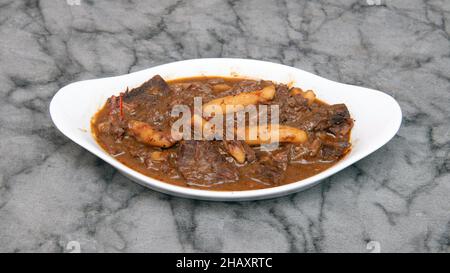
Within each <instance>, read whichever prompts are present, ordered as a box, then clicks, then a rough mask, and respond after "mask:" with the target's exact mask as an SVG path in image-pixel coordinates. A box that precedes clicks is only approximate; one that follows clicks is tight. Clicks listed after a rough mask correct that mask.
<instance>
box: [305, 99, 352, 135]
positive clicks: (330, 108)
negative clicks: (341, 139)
mask: <svg viewBox="0 0 450 273" xmlns="http://www.w3.org/2000/svg"><path fill="white" fill-rule="evenodd" d="M301 118H302V126H301V127H302V128H303V129H305V130H306V131H314V132H319V131H324V132H329V133H332V134H334V135H336V136H337V135H345V134H347V133H348V132H349V131H350V129H351V128H352V126H353V120H352V119H351V117H350V113H349V112H348V109H347V107H346V106H345V104H334V105H327V106H325V105H323V106H320V107H313V108H311V111H309V112H306V113H303V115H302V116H301Z"/></svg>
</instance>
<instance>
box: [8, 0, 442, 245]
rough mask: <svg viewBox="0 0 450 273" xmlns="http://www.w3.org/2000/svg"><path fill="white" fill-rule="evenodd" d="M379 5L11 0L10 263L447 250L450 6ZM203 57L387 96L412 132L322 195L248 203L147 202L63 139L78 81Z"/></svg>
mask: <svg viewBox="0 0 450 273" xmlns="http://www.w3.org/2000/svg"><path fill="white" fill-rule="evenodd" d="M369 2H370V1H369ZM373 2H377V1H373ZM382 3H383V5H381V6H376V5H375V6H369V5H367V2H366V1H365V0H362V1H360V0H340V1H311V2H307V1H300V0H298V1H287V0H285V1H283V0H280V1H269V0H264V1H256V0H253V1H244V0H230V1H220V0H215V1H211V0H208V1H207V0H203V1H187V0H179V1H176V0H168V1H135V0H130V1H93V0H59V1H51V0H46V1H44V0H43V1H12V0H10V1H8V0H1V1H0V96H1V105H0V128H1V131H0V251H2V252H13V251H17V252H30V251H38V252H54V251H56V252H66V251H68V250H67V249H66V247H67V244H68V243H69V242H71V241H77V242H79V243H80V245H81V251H84V252H91V251H93V252H103V251H106V252H136V251H138V252H141V251H150V252H160V251H166V252H173V251H187V252H209V251H219V252H220V251H262V252H349V251H354V252H369V250H368V249H367V244H368V242H370V241H375V243H374V244H375V245H378V246H380V249H381V252H430V251H431V252H448V251H450V183H449V182H450V173H449V169H450V159H449V148H450V136H449V135H450V122H449V121H450V42H449V39H450V1H447V0H440V1H439V0H430V1H425V0H414V1H411V0H385V1H382ZM200 57H244V58H254V59H261V60H269V61H273V62H277V63H283V64H287V65H291V66H295V67H298V68H301V69H304V70H307V71H310V72H313V73H315V74H318V75H321V76H323V77H326V78H329V79H332V80H337V81H340V82H344V83H349V84H356V85H362V86H366V87H370V88H374V89H379V90H383V91H385V92H386V93H388V94H390V95H392V96H394V97H395V98H396V99H397V100H398V101H399V103H400V105H401V107H402V110H403V114H404V119H403V125H402V127H401V129H400V131H399V133H398V135H397V136H396V137H394V139H393V140H392V141H390V142H389V143H388V144H387V145H385V146H384V147H383V148H381V149H380V150H378V151H377V152H375V153H374V154H372V155H370V156H368V157H367V158H365V159H364V160H362V161H360V162H358V163H357V164H355V165H353V166H351V167H349V168H347V169H345V170H344V171H342V172H340V173H338V174H336V175H334V176H332V177H331V178H329V179H327V180H325V181H324V182H323V183H322V184H320V185H319V186H316V187H314V188H312V189H310V190H308V191H304V192H301V193H298V194H293V195H290V196H287V197H284V198H278V199H275V200H268V201H258V202H243V203H210V202H200V201H192V200H186V199H179V198H175V197H171V196H167V195H163V194H159V193H156V192H154V191H151V190H148V189H145V188H143V187H141V186H138V185H136V184H135V183H133V182H131V181H130V180H128V179H126V178H125V177H123V176H122V175H120V174H119V173H117V172H116V171H115V170H114V169H112V168H111V167H110V166H109V165H107V164H106V163H104V162H102V161H101V160H99V159H97V158H96V157H94V156H93V155H91V154H90V153H89V152H87V151H85V150H84V149H82V148H80V147H79V146H77V145H76V144H74V143H73V142H71V141H69V140H68V139H67V138H66V137H64V136H63V135H62V134H60V133H59V132H58V131H57V130H56V129H55V128H54V127H53V125H52V122H51V120H50V117H49V112H48V107H49V102H50V99H51V98H52V96H53V95H54V94H55V92H56V91H57V90H58V89H59V88H61V87H62V86H64V85H66V84H68V83H70V82H74V81H78V80H85V79H92V78H98V77H105V76H112V75H120V74H125V73H128V72H133V71H138V70H141V69H144V68H148V67H151V66H154V65H157V64H163V63H167V62H172V61H176V60H182V59H190V58H200ZM371 244H373V243H371ZM369 246H370V244H369Z"/></svg>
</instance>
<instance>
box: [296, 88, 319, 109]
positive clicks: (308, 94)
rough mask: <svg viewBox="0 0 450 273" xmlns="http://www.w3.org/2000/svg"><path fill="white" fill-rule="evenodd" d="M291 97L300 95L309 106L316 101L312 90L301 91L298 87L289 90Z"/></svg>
mask: <svg viewBox="0 0 450 273" xmlns="http://www.w3.org/2000/svg"><path fill="white" fill-rule="evenodd" d="M291 94H292V95H298V94H300V95H302V96H303V97H304V98H305V99H307V100H308V105H311V104H312V103H313V102H314V101H315V100H316V94H314V92H313V91H312V90H307V91H306V92H305V91H303V90H302V89H301V88H299V87H294V88H292V89H291Z"/></svg>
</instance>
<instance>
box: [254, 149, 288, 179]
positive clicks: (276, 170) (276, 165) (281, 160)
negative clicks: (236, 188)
mask: <svg viewBox="0 0 450 273" xmlns="http://www.w3.org/2000/svg"><path fill="white" fill-rule="evenodd" d="M288 164H289V149H282V150H280V151H276V152H272V153H264V154H260V155H259V156H258V160H257V161H255V162H254V163H253V167H252V168H250V169H249V170H250V172H251V174H250V175H251V176H253V177H255V178H256V177H257V179H258V180H259V181H260V182H261V183H264V184H267V185H272V186H273V185H279V184H280V183H281V182H282V181H283V179H284V176H285V172H286V169H287V166H288Z"/></svg>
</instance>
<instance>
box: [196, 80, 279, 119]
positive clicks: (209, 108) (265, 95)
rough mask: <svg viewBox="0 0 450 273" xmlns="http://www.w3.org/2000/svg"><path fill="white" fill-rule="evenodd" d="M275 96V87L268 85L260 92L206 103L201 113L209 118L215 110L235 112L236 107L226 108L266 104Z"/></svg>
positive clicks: (241, 94) (224, 112)
mask: <svg viewBox="0 0 450 273" xmlns="http://www.w3.org/2000/svg"><path fill="white" fill-rule="evenodd" d="M274 96H275V86H274V85H270V86H267V87H264V88H263V89H261V90H257V91H252V92H246V93H240V94H237V95H234V96H226V97H222V98H218V99H215V100H212V101H210V102H208V103H205V104H204V105H203V113H204V114H205V115H206V116H211V114H212V113H213V112H215V110H217V108H218V107H220V108H219V109H222V113H223V114H226V113H231V112H236V111H237V110H238V108H237V107H234V108H233V107H227V105H229V106H247V105H252V104H253V105H256V104H259V103H264V102H268V101H270V100H272V99H273V97H274Z"/></svg>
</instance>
